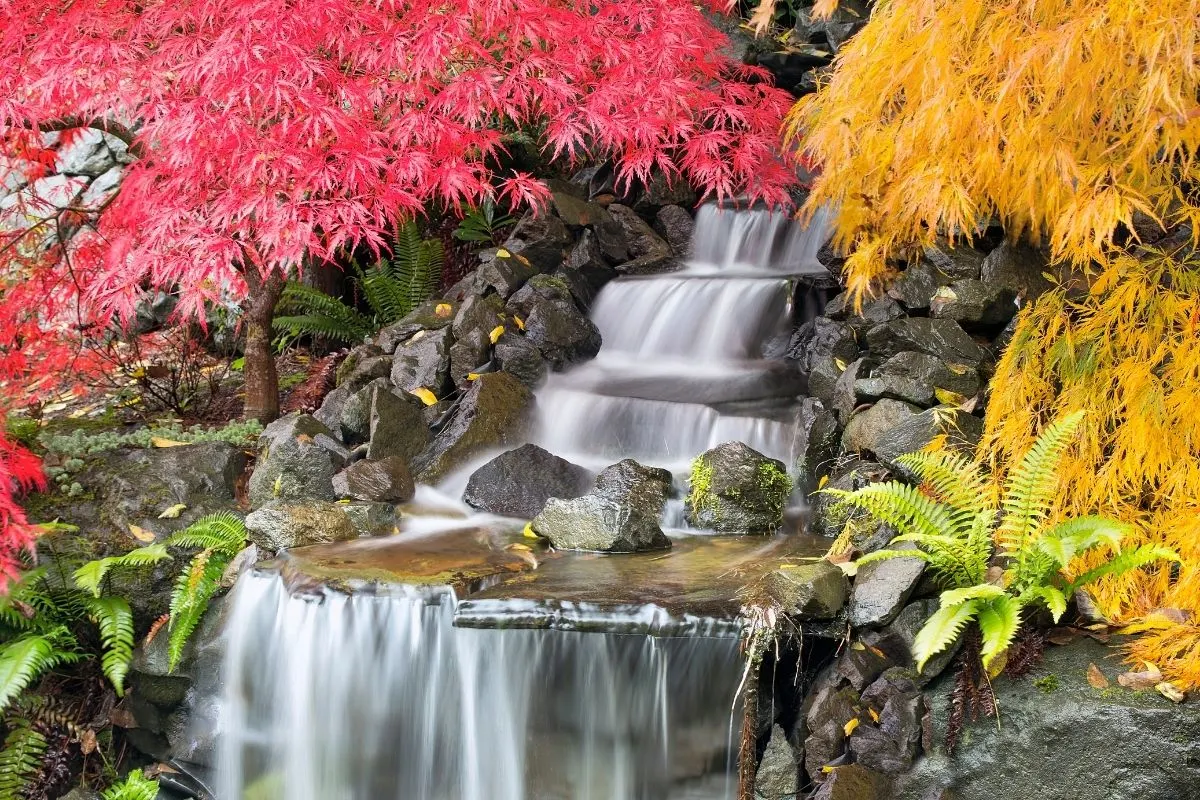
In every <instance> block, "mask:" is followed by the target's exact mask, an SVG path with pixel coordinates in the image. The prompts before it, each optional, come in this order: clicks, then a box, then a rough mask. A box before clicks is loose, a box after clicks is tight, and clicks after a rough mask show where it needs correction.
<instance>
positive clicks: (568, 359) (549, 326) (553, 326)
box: [525, 302, 601, 369]
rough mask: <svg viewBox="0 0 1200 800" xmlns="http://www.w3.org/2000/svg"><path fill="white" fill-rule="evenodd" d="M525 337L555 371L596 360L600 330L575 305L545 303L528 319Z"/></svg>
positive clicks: (598, 350) (535, 307)
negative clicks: (592, 359)
mask: <svg viewBox="0 0 1200 800" xmlns="http://www.w3.org/2000/svg"><path fill="white" fill-rule="evenodd" d="M525 337H526V339H528V340H529V341H530V342H532V343H533V344H534V346H536V347H537V349H538V351H539V352H540V353H541V354H542V357H543V358H545V359H546V361H547V362H548V363H549V364H551V365H552V366H553V367H554V368H555V369H562V368H563V367H566V366H570V365H571V364H578V363H579V362H581V361H587V360H588V359H590V358H594V357H595V355H596V353H598V352H600V344H601V340H600V329H599V328H597V327H596V325H595V323H593V322H592V321H591V320H590V319H588V318H587V317H586V316H584V315H583V314H582V313H580V311H579V309H578V308H576V307H575V304H574V303H564V302H542V303H538V304H536V305H535V306H534V307H533V310H532V311H530V313H529V317H528V318H527V319H526V320H525Z"/></svg>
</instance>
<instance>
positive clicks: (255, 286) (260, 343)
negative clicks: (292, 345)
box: [242, 267, 284, 424]
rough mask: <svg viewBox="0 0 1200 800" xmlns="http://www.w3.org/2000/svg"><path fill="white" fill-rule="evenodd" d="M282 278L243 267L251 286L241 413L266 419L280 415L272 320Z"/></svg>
mask: <svg viewBox="0 0 1200 800" xmlns="http://www.w3.org/2000/svg"><path fill="white" fill-rule="evenodd" d="M283 284H284V279H283V277H282V276H280V275H278V274H274V273H273V274H272V275H271V276H270V277H269V278H266V279H264V278H263V277H262V276H261V275H259V274H258V270H257V269H255V268H253V267H251V268H250V269H248V270H247V271H246V285H247V286H248V287H249V289H250V294H249V297H247V298H246V303H245V324H246V355H245V361H244V364H245V366H244V367H243V370H242V374H243V375H244V376H245V379H246V405H245V410H244V411H243V412H242V415H243V416H244V417H245V418H246V419H257V420H259V421H260V422H262V423H264V424H265V423H268V422H271V421H272V420H274V419H275V418H277V417H278V416H279V373H277V372H276V371H275V354H274V353H273V352H272V350H271V320H272V319H273V318H274V316H275V306H276V305H277V304H278V303H279V297H280V295H282V294H283Z"/></svg>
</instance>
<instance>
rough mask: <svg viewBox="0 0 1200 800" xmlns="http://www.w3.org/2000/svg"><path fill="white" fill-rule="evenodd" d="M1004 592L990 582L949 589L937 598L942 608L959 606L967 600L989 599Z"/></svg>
mask: <svg viewBox="0 0 1200 800" xmlns="http://www.w3.org/2000/svg"><path fill="white" fill-rule="evenodd" d="M1003 594H1004V589H1003V588H1002V587H1000V586H996V585H995V584H991V583H979V584H976V585H975V586H965V587H963V588H961V589H949V590H947V591H945V592H942V594H941V596H940V598H939V600H940V602H941V605H942V608H952V607H954V606H961V605H962V604H963V603H965V602H967V601H968V600H991V599H993V598H996V597H1000V596H1002V595H1003Z"/></svg>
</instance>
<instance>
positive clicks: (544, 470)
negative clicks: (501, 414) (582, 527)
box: [463, 444, 592, 519]
mask: <svg viewBox="0 0 1200 800" xmlns="http://www.w3.org/2000/svg"><path fill="white" fill-rule="evenodd" d="M591 483H592V474H591V473H590V472H588V471H587V470H586V469H584V468H583V467H579V466H576V465H574V464H572V463H571V462H569V461H567V460H565V459H562V458H559V457H558V456H556V455H554V454H553V453H549V452H547V451H545V450H543V449H542V448H540V447H538V446H537V445H533V444H526V445H522V446H521V447H518V448H517V449H515V450H509V451H508V452H506V453H501V454H500V455H498V456H496V457H495V458H493V459H492V460H491V461H489V462H488V463H486V464H484V465H483V466H482V467H480V468H479V469H477V470H475V472H473V473H472V474H471V478H470V480H468V481H467V489H466V491H465V492H464V493H463V500H464V501H465V502H466V503H467V505H470V506H472V507H474V508H478V509H479V510H480V511H487V512H489V513H491V514H500V515H502V516H506V517H519V518H521V519H533V518H534V517H536V516H537V515H538V514H539V513H541V511H542V508H543V507H544V506H545V505H546V501H547V500H549V499H550V498H551V497H559V498H563V499H565V500H572V499H574V498H577V497H582V496H583V495H584V493H586V492H587V490H588V489H589V488H590V487H591Z"/></svg>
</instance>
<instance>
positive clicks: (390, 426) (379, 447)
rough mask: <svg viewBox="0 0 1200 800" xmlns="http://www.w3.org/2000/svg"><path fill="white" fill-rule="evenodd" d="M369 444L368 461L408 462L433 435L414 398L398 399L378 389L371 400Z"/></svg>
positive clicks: (389, 391)
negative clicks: (388, 459) (369, 459)
mask: <svg viewBox="0 0 1200 800" xmlns="http://www.w3.org/2000/svg"><path fill="white" fill-rule="evenodd" d="M370 436H371V438H370V442H369V443H368V444H367V458H371V459H376V460H380V459H385V458H389V457H391V456H396V457H398V458H401V459H404V460H405V461H411V460H412V459H414V458H416V457H417V455H418V454H419V453H420V452H421V451H422V450H424V449H425V447H426V445H428V444H429V441H430V439H431V438H432V436H431V435H430V433H429V429H428V428H427V427H425V420H424V418H423V416H422V414H421V409H420V407H419V406H418V401H417V400H416V399H415V398H408V397H399V396H397V395H396V394H394V393H393V392H392V391H391V390H389V389H385V388H383V387H380V388H378V389H376V390H375V392H374V394H373V396H372V398H371V416H370Z"/></svg>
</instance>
